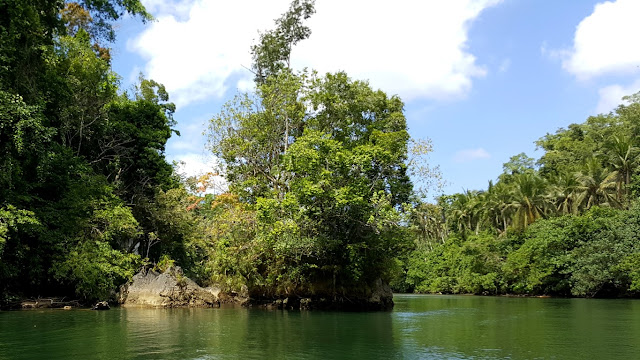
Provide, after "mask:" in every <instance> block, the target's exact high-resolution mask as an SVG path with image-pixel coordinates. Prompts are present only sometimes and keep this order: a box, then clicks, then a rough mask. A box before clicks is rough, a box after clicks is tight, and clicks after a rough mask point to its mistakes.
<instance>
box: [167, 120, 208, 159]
mask: <svg viewBox="0 0 640 360" xmlns="http://www.w3.org/2000/svg"><path fill="white" fill-rule="evenodd" d="M204 130H205V124H204V120H202V121H198V119H195V120H192V121H191V123H189V124H186V125H181V124H179V125H178V131H180V136H175V135H174V136H171V138H169V141H168V142H167V150H169V151H170V152H172V153H180V152H191V153H194V152H197V151H199V150H202V149H203V148H204V144H205V142H206V138H205V136H204V135H203V132H204Z"/></svg>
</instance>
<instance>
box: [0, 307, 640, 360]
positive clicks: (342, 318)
mask: <svg viewBox="0 0 640 360" xmlns="http://www.w3.org/2000/svg"><path fill="white" fill-rule="evenodd" d="M394 301H395V303H396V306H395V309H394V310H393V311H392V312H377V313H376V312H368V313H344V312H309V311H281V310H275V311H268V310H259V309H243V308H220V309H137V308H135V309H132V308H115V309H112V310H109V311H90V310H68V311H65V310H29V311H4V312H0V359H3V360H4V359H105V360H106V359H109V360H111V359H203V360H204V359H640V301H637V300H595V299H536V298H506V297H480V296H437V295H396V296H395V297H394Z"/></svg>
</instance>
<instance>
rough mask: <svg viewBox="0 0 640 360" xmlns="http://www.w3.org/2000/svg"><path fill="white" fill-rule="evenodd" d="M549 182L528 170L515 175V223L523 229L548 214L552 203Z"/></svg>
mask: <svg viewBox="0 0 640 360" xmlns="http://www.w3.org/2000/svg"><path fill="white" fill-rule="evenodd" d="M546 190H547V183H546V181H545V180H544V179H543V178H542V177H540V176H539V175H538V174H535V173H531V172H526V173H522V174H517V175H516V176H515V177H514V182H513V188H512V197H513V198H512V203H511V205H510V206H511V208H513V210H514V214H513V220H514V224H515V225H517V226H518V227H520V228H522V229H526V228H527V226H528V225H529V224H531V223H533V222H534V221H536V220H537V219H539V218H543V217H545V216H546V215H547V213H548V210H549V207H550V205H551V201H550V198H549V197H548V196H547V191H546Z"/></svg>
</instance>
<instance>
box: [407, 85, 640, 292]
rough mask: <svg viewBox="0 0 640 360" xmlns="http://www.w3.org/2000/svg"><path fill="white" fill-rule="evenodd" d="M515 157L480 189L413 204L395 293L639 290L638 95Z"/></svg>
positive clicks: (639, 151)
mask: <svg viewBox="0 0 640 360" xmlns="http://www.w3.org/2000/svg"><path fill="white" fill-rule="evenodd" d="M625 100H626V101H627V104H625V105H620V106H619V107H618V108H617V109H616V110H615V112H612V113H610V114H603V115H598V116H593V117H590V118H588V119H587V121H586V122H585V123H583V124H572V125H569V127H568V128H567V129H560V130H558V131H557V132H556V133H555V134H547V135H545V136H544V137H542V138H541V139H540V140H538V141H537V142H536V145H537V146H538V148H540V149H542V150H544V155H542V157H541V158H540V159H539V160H537V161H535V160H534V159H532V158H529V157H527V156H526V155H525V154H519V155H516V156H513V157H512V158H511V159H510V161H509V162H507V163H506V164H504V172H503V173H502V174H501V175H500V176H499V177H498V181H497V182H496V183H495V184H494V183H492V182H489V186H488V188H487V189H486V190H483V191H466V192H464V193H459V194H454V195H448V196H442V197H440V198H439V201H438V203H437V204H436V205H433V204H420V205H418V206H416V207H415V208H414V214H413V217H412V219H413V221H412V230H413V232H414V234H415V249H414V250H412V251H410V252H408V255H407V257H406V264H405V266H406V273H405V275H406V277H401V278H399V279H398V280H397V282H396V283H395V286H396V287H397V288H398V289H399V290H414V291H416V292H443V293H476V294H504V293H513V294H529V295H542V294H552V295H563V296H571V295H573V296H589V297H591V296H631V295H635V294H637V293H638V290H640V217H639V216H640V207H639V206H638V205H639V204H638V196H639V195H640V158H639V155H640V136H639V135H640V94H636V95H633V96H630V97H627V98H625Z"/></svg>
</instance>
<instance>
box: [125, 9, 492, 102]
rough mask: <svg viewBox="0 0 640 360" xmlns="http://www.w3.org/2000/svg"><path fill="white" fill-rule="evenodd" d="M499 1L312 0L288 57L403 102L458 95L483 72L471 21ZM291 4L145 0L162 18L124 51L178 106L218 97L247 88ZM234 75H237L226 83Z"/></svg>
mask: <svg viewBox="0 0 640 360" xmlns="http://www.w3.org/2000/svg"><path fill="white" fill-rule="evenodd" d="M500 1H501V0H455V1H453V0H450V1H439V0H431V1H417V0H413V1H411V0H398V1H396V2H393V4H391V3H390V2H388V1H382V0H377V1H376V0H350V1H337V0H335V1H330V0H323V1H318V2H317V4H316V10H317V13H316V14H315V15H314V16H313V17H312V18H311V19H309V26H310V27H311V30H312V35H311V38H310V39H308V40H305V41H303V42H301V43H300V44H299V45H298V46H297V47H296V48H295V49H294V51H293V55H292V57H293V62H294V64H295V65H296V66H298V67H303V66H308V67H310V68H314V69H317V70H319V71H320V72H326V71H337V70H344V71H346V72H347V73H348V74H349V75H350V76H351V77H352V78H357V79H369V80H370V82H371V84H372V85H373V86H374V87H380V88H382V89H384V90H385V91H387V92H389V93H392V94H395V93H397V94H399V95H401V96H402V97H403V98H405V99H406V100H410V99H414V98H428V99H450V98H457V97H460V96H464V94H466V92H468V91H469V89H470V88H471V85H472V80H473V79H474V78H478V77H482V76H484V75H485V74H486V69H485V67H484V66H481V65H478V64H477V63H476V58H475V56H474V55H472V54H471V53H470V52H469V50H468V30H469V27H470V25H471V23H472V21H473V20H474V19H476V18H477V17H478V16H479V15H480V13H481V12H482V11H483V10H484V9H486V8H488V7H490V6H494V5H496V4H497V3H499V2H500ZM289 2H290V1H289V0H272V1H260V0H236V1H206V0H183V1H179V2H178V6H174V5H170V4H168V2H167V1H162V0H146V1H144V3H145V4H149V5H150V9H151V10H152V11H153V10H157V11H160V14H156V16H157V18H158V21H157V22H154V23H152V24H150V26H149V27H148V28H147V29H146V30H145V31H144V32H143V33H142V34H140V35H139V36H138V37H137V38H135V39H133V40H132V41H130V42H129V49H130V50H132V51H135V52H137V53H139V54H140V55H142V56H143V57H144V58H145V59H146V60H147V64H146V69H145V72H146V75H147V76H148V77H150V78H153V79H155V80H157V81H160V82H162V83H164V84H165V85H166V86H167V90H169V92H170V93H171V94H172V99H173V100H174V101H175V102H176V104H177V105H178V106H183V105H186V104H188V103H191V102H195V101H198V100H203V99H207V98H210V97H215V96H218V97H220V96H222V95H223V94H224V93H225V91H226V90H227V88H228V87H232V88H233V87H237V88H240V89H247V88H248V86H247V83H246V81H247V79H250V78H251V74H250V73H249V72H248V71H247V70H246V69H245V68H244V67H243V66H249V65H250V63H251V57H250V54H249V48H250V46H251V44H252V43H253V40H254V39H256V38H257V37H258V30H266V29H271V28H272V27H273V19H275V18H278V17H279V16H280V15H281V14H282V13H283V12H285V11H286V10H287V8H288V6H289ZM172 6H173V7H174V8H178V9H179V15H178V17H177V18H176V17H175V16H174V15H170V14H171V11H170V9H172ZM185 8H188V9H189V10H188V12H187V11H186V10H185ZM230 78H234V79H235V80H234V81H236V82H237V83H236V84H233V85H231V84H225V83H226V82H227V81H228V80H229V79H230ZM227 85H228V86H227Z"/></svg>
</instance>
